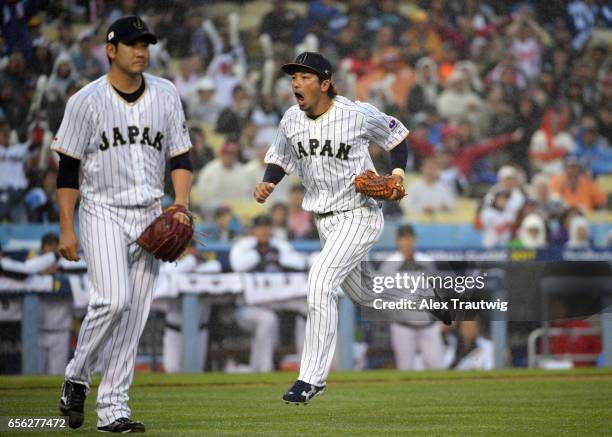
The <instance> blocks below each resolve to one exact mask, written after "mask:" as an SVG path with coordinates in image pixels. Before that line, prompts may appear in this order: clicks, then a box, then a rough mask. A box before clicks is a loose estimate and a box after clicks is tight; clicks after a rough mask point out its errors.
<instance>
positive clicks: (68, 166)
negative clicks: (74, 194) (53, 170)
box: [55, 153, 81, 190]
mask: <svg viewBox="0 0 612 437" xmlns="http://www.w3.org/2000/svg"><path fill="white" fill-rule="evenodd" d="M59 156H60V161H59V168H58V170H57V181H56V183H55V186H56V187H57V188H74V189H75V190H78V189H79V168H80V167H81V161H79V160H78V159H76V158H73V157H71V156H68V155H65V154H63V153H60V154H59Z"/></svg>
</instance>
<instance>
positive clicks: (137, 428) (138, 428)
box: [98, 417, 145, 434]
mask: <svg viewBox="0 0 612 437" xmlns="http://www.w3.org/2000/svg"><path fill="white" fill-rule="evenodd" d="M98 431H99V432H118V433H121V434H127V433H128V432H145V426H144V423H142V422H135V421H133V420H131V419H128V418H127V417H121V418H119V419H117V420H115V421H114V422H113V423H110V424H108V425H106V426H99V427H98Z"/></svg>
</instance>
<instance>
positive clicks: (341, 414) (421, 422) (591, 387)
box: [0, 369, 612, 436]
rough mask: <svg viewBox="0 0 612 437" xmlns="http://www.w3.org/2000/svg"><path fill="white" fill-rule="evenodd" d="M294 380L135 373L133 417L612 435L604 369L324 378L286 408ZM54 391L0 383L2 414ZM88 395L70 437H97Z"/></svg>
mask: <svg viewBox="0 0 612 437" xmlns="http://www.w3.org/2000/svg"><path fill="white" fill-rule="evenodd" d="M294 378H295V375H294V374H289V373H274V374H265V375H244V374H241V375H228V374H197V375H160V374H137V375H136V378H135V382H134V386H133V387H132V390H131V396H130V397H131V401H130V406H131V407H132V417H133V418H134V419H138V420H142V421H143V422H145V424H146V425H147V434H148V435H159V436H183V435H191V436H208V435H245V436H250V435H277V436H290V435H296V436H297V435H299V436H303V435H308V436H310V435H330V436H337V435H351V436H376V435H380V436H383V435H384V436H389V435H398V436H400V435H401V436H499V435H516V436H532V435H538V436H596V435H601V436H603V435H607V436H610V435H611V434H612V369H599V370H597V369H585V370H573V371H532V370H504V371H494V372H486V373H484V372H461V373H459V372H423V373H405V372H397V371H368V372H346V373H332V375H331V377H330V380H329V383H328V389H327V392H326V393H325V394H324V395H323V396H321V397H319V398H317V399H316V400H314V401H313V402H312V403H311V404H310V405H308V406H293V405H285V404H284V403H283V402H282V401H281V400H280V397H281V395H282V393H283V392H284V390H285V389H286V388H287V387H288V386H289V384H291V383H292V382H293V379H294ZM60 385H61V378H57V377H22V376H16V377H1V378H0V416H19V417H24V416H52V415H56V414H58V413H57V404H58V398H59V387H60ZM95 391H96V390H95V388H94V389H93V390H92V392H91V393H90V395H89V398H88V401H87V410H86V420H85V424H84V425H83V427H82V428H81V429H79V430H77V431H71V432H72V433H73V434H75V435H77V434H78V435H89V434H92V435H99V434H98V433H95V434H94V432H95V430H96V419H95V413H94V411H93V406H94V399H95ZM61 434H63V433H59V434H58V433H53V434H51V435H61ZM2 435H9V433H2ZM13 435H36V434H35V433H33V432H28V433H26V434H24V432H20V433H13ZM47 435H50V434H49V433H48V434H47Z"/></svg>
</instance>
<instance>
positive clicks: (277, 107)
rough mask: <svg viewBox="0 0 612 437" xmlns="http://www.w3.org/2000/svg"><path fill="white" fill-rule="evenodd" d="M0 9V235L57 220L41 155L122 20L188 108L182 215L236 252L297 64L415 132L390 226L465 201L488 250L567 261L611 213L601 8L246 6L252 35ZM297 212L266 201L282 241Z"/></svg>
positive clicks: (86, 8)
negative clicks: (562, 248) (604, 213)
mask: <svg viewBox="0 0 612 437" xmlns="http://www.w3.org/2000/svg"><path fill="white" fill-rule="evenodd" d="M3 3H4V4H3V8H2V40H1V44H2V45H1V46H0V52H1V53H2V54H3V57H2V59H1V61H0V168H1V172H0V219H1V220H3V221H8V222H16V223H23V222H54V221H56V220H57V207H56V205H55V203H54V187H53V185H54V184H53V181H54V178H55V175H56V167H57V165H56V157H55V156H52V155H51V154H50V152H49V151H48V146H49V144H50V141H51V139H52V138H53V136H54V133H55V131H56V130H57V129H58V126H59V123H60V121H61V118H62V114H63V110H64V107H65V104H66V101H67V99H68V98H69V97H70V96H71V95H72V94H73V93H75V92H76V91H77V90H78V89H80V87H82V86H83V85H84V84H86V83H87V82H88V81H90V80H92V79H94V78H96V77H98V76H99V75H101V74H104V73H105V72H106V71H107V70H108V62H107V59H106V55H105V51H104V40H105V39H104V38H105V35H104V33H105V30H106V28H107V26H108V24H109V23H110V22H111V21H113V20H114V19H116V18H117V17H119V16H121V15H126V14H134V13H137V14H140V15H142V16H143V17H145V18H146V20H147V22H148V23H149V24H150V27H151V28H152V29H154V32H155V33H156V34H157V35H158V37H159V38H160V40H161V41H162V43H161V44H158V45H156V46H151V67H150V68H151V70H152V71H153V72H155V73H157V74H160V75H162V76H165V77H167V78H169V79H170V80H172V81H173V82H174V84H175V85H176V87H177V89H178V90H179V93H180V95H181V97H182V99H183V103H184V108H185V110H186V113H187V116H188V120H189V122H190V126H191V137H192V141H193V145H194V148H193V151H192V153H191V158H192V160H193V162H194V168H195V172H196V174H195V184H194V192H193V198H192V203H193V207H194V208H195V209H196V210H197V211H198V212H199V213H200V214H201V215H202V216H203V217H204V219H205V220H206V221H207V222H208V223H210V224H211V227H212V228H214V229H216V231H215V232H213V234H214V235H215V236H218V237H219V238H221V239H233V238H234V237H236V236H239V235H240V234H241V232H243V229H244V228H245V226H244V224H245V223H248V221H246V219H250V218H251V217H252V216H253V215H254V213H255V212H261V210H260V209H258V207H257V205H256V204H254V203H253V202H252V193H251V192H252V189H253V186H254V185H255V183H256V181H259V180H260V179H261V175H262V173H263V168H264V164H263V158H264V155H265V150H266V148H267V147H268V145H269V144H270V142H271V139H272V138H273V135H274V131H275V127H276V125H277V123H278V121H279V120H280V117H281V115H282V113H283V111H284V110H286V109H287V108H288V107H289V106H291V105H292V104H293V103H294V98H293V94H292V91H291V87H290V82H289V80H288V78H287V77H285V76H283V75H282V74H281V73H280V70H279V68H278V67H279V65H280V64H281V63H283V62H285V61H286V60H288V59H292V58H293V56H294V54H295V52H297V51H301V50H305V49H310V50H320V51H321V52H323V53H324V54H325V55H326V56H328V57H329V58H330V59H331V60H332V61H333V62H334V64H335V66H336V70H337V73H336V79H335V80H336V82H337V84H338V88H339V90H340V93H341V94H344V95H346V96H348V97H350V98H354V99H359V100H363V101H368V102H370V103H372V104H374V105H375V106H378V107H379V108H380V109H381V110H383V111H385V112H387V113H392V114H394V115H396V116H397V117H398V118H400V119H401V120H402V121H403V122H404V123H405V124H406V125H408V126H410V128H411V129H412V134H411V135H410V137H409V144H410V146H411V147H410V149H411V156H410V159H409V162H408V168H409V169H412V171H414V172H415V173H417V179H416V180H415V181H414V182H413V184H412V185H411V186H410V187H409V189H408V192H409V194H408V196H407V197H406V198H405V199H404V200H403V201H402V202H401V203H400V208H397V207H396V206H395V205H387V208H386V209H387V214H388V216H389V217H392V216H394V215H397V216H399V217H400V218H401V216H404V215H409V214H417V215H421V216H426V217H427V216H429V217H431V216H435V215H436V214H438V213H452V212H453V211H454V210H455V208H456V200H457V198H458V197H459V198H461V197H469V198H473V199H477V200H478V202H479V204H480V206H479V207H478V211H476V212H475V220H474V221H475V224H476V226H477V227H479V228H480V229H482V231H483V245H484V246H486V247H492V246H499V245H506V244H513V245H515V246H516V245H518V246H526V247H536V246H538V247H539V246H546V245H547V244H553V243H554V244H566V243H567V244H570V245H572V246H573V247H580V246H588V245H590V244H591V243H590V240H589V235H588V233H587V235H583V233H584V229H585V223H586V222H585V220H586V219H585V216H587V215H588V213H589V212H590V211H593V210H596V209H601V208H606V207H607V206H608V205H609V199H608V197H607V196H609V194H610V193H605V192H604V191H603V190H602V188H601V187H600V186H599V185H598V178H600V177H602V176H604V177H605V176H606V175H609V174H610V173H611V172H612V148H611V147H610V138H611V121H612V106H611V105H612V71H611V69H610V67H611V63H610V59H611V58H610V56H609V51H610V47H609V42H610V33H609V32H610V30H609V28H610V26H611V24H612V7H611V6H610V5H609V4H608V3H607V2H605V1H599V0H576V1H570V2H567V1H560V0H555V1H547V2H528V1H526V2H515V3H510V2H508V3H500V2H493V1H474V0H419V1H415V2H399V1H395V0H384V1H379V2H374V1H369V0H351V1H348V2H336V1H331V0H313V1H310V2H286V1H284V0H276V1H274V2H265V6H266V8H263V9H262V8H261V7H259V6H263V5H264V3H261V2H259V3H257V2H255V3H254V4H255V7H253V5H251V6H252V7H251V8H250V9H249V13H248V14H251V13H253V12H254V11H257V14H258V17H259V22H258V23H257V22H256V23H253V24H252V25H250V26H248V25H241V21H243V20H244V19H245V18H247V15H248V14H247V13H246V12H245V13H244V14H243V16H241V15H240V14H238V13H236V12H234V11H236V10H237V11H241V10H244V8H247V7H249V3H253V2H237V3H231V2H229V3H223V4H222V5H221V6H220V5H219V4H218V2H204V4H200V3H198V2H191V1H186V0H183V1H176V2H164V1H150V2H143V1H137V0H121V1H105V2H102V1H73V2H59V5H58V4H56V2H46V1H35V0H21V1H5V2H3ZM214 3H216V4H214ZM258 5H259V6H258ZM222 7H225V9H222ZM270 7H271V10H270ZM266 9H267V10H268V12H263V11H265V10H266ZM222 10H223V11H226V12H227V11H228V10H229V11H232V12H231V13H229V14H227V13H223V12H221V11H222ZM256 16H257V15H256ZM372 155H373V157H374V159H375V164H376V166H377V168H378V170H379V171H386V170H388V165H389V164H388V161H387V157H386V155H385V154H383V153H381V151H380V150H379V149H378V148H377V146H376V145H372ZM285 179H287V178H285ZM294 182H295V180H294ZM168 189H171V184H168ZM299 200H300V189H299V188H298V187H292V186H291V180H286V181H284V182H283V184H282V189H280V190H277V191H275V195H274V196H273V199H272V202H270V205H271V206H272V211H273V212H274V214H273V216H274V217H275V220H276V221H277V222H278V223H279V224H280V223H284V225H285V226H284V227H285V228H286V232H287V235H288V236H289V238H309V237H312V236H313V226H312V221H311V220H310V217H309V214H308V213H304V211H301V208H300V206H299ZM241 224H242V225H243V226H241ZM217 228H218V229H217ZM586 229H587V230H588V226H586ZM579 230H582V231H579ZM217 231H218V232H217ZM537 233H540V237H537V238H536V237H535V235H536V234H537ZM577 234H580V236H577ZM530 236H532V237H533V238H530Z"/></svg>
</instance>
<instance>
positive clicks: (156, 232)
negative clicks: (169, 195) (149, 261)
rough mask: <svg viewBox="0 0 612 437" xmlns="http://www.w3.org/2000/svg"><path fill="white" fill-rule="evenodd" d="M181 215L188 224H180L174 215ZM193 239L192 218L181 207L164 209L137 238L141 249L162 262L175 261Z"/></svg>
mask: <svg viewBox="0 0 612 437" xmlns="http://www.w3.org/2000/svg"><path fill="white" fill-rule="evenodd" d="M179 213H182V214H184V215H185V216H186V217H187V218H188V222H189V223H187V224H186V223H182V222H181V221H179V218H178V217H175V215H177V214H179ZM192 238H193V216H192V215H191V212H189V210H188V209H187V208H185V207H184V206H183V205H172V206H170V207H168V208H166V209H165V210H164V211H163V212H162V213H161V215H160V216H158V217H157V218H156V219H155V220H153V223H151V224H150V225H149V226H148V227H147V228H146V229H145V230H144V232H143V233H142V234H141V235H140V237H138V240H136V242H137V243H138V244H140V246H142V248H143V249H145V250H146V251H148V252H150V253H152V254H153V256H154V257H155V258H157V259H161V260H162V261H175V260H176V259H177V258H178V257H179V256H181V255H182V253H183V252H184V251H185V249H186V248H187V246H188V245H189V243H190V242H191V239H192Z"/></svg>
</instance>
